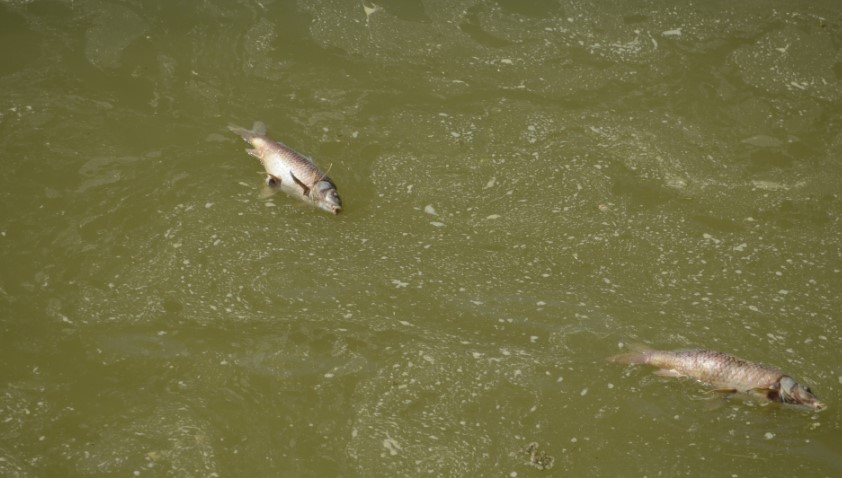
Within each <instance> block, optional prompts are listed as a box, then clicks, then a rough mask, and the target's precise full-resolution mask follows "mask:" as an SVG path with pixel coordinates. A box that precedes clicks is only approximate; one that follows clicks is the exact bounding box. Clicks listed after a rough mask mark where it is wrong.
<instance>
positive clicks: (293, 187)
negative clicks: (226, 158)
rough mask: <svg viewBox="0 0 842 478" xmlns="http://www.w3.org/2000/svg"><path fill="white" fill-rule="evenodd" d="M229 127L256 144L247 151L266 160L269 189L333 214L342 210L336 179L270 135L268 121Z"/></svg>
mask: <svg viewBox="0 0 842 478" xmlns="http://www.w3.org/2000/svg"><path fill="white" fill-rule="evenodd" d="M228 129H229V130H231V132H233V133H234V134H237V135H239V136H240V137H242V138H243V140H245V142H247V143H249V144H251V145H252V146H253V147H254V149H247V150H246V152H247V153H248V154H249V155H251V156H254V157H255V158H257V159H259V160H260V163H261V164H263V168H264V169H265V170H266V184H267V185H268V186H269V188H270V189H273V190H281V191H284V192H285V193H287V194H289V195H290V196H293V197H297V198H299V199H301V200H303V201H306V202H309V203H310V204H312V205H314V206H316V207H318V208H319V209H323V210H325V211H327V212H330V213H333V214H339V213H340V212H341V211H342V200H341V199H340V198H339V192H338V191H337V190H336V183H334V182H333V180H332V179H330V177H328V175H327V174H326V173H323V172H322V171H321V170H320V169H319V167H318V166H316V163H314V162H313V160H312V159H310V158H308V157H306V156H304V155H302V154H301V153H299V152H297V151H295V150H293V149H292V148H290V147H289V146H286V145H285V144H282V143H278V142H276V141H273V140H271V139H269V137H268V136H267V135H266V125H265V124H263V123H262V122H260V121H256V122H255V123H254V126H252V129H250V130H248V129H245V128H241V127H239V126H233V125H229V126H228Z"/></svg>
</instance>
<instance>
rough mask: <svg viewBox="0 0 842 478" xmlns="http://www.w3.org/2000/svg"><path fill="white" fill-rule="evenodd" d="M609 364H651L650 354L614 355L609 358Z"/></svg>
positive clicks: (630, 353)
mask: <svg viewBox="0 0 842 478" xmlns="http://www.w3.org/2000/svg"><path fill="white" fill-rule="evenodd" d="M608 361H609V362H613V363H621V364H626V365H636V364H646V363H649V353H648V352H629V353H625V354H619V355H614V356H611V357H608Z"/></svg>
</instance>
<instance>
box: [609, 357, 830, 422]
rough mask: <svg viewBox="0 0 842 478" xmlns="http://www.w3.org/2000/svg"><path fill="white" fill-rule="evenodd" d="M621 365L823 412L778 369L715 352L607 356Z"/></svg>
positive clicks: (815, 400)
mask: <svg viewBox="0 0 842 478" xmlns="http://www.w3.org/2000/svg"><path fill="white" fill-rule="evenodd" d="M609 361H611V362H615V363H622V364H632V365H634V364H645V365H652V366H655V367H658V369H659V370H658V371H656V372H655V373H656V374H657V375H660V376H662V377H690V378H693V379H696V380H698V381H700V382H703V383H707V384H709V385H712V386H714V387H715V389H716V390H715V391H718V392H724V393H742V394H746V395H751V396H754V397H757V398H762V399H766V400H769V401H773V402H782V403H789V404H793V405H800V406H804V407H807V408H811V409H813V410H816V411H818V410H824V409H825V408H826V405H825V404H824V403H823V402H822V401H820V400H819V399H818V398H817V397H816V396H815V395H813V392H812V391H811V390H810V389H809V388H808V387H805V386H802V385H800V384H799V383H797V382H796V381H795V380H794V379H793V378H792V377H790V376H789V375H786V374H785V373H784V372H782V371H781V370H779V369H777V368H774V367H770V366H768V365H763V364H760V363H756V362H750V361H748V360H744V359H741V358H739V357H736V356H734V355H731V354H727V353H725V352H717V351H714V350H702V349H694V350H677V351H661V350H646V351H642V352H633V353H627V354H622V355H616V356H614V357H610V358H609Z"/></svg>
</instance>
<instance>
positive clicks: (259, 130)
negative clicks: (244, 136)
mask: <svg viewBox="0 0 842 478" xmlns="http://www.w3.org/2000/svg"><path fill="white" fill-rule="evenodd" d="M251 132H252V133H253V134H254V135H256V136H266V123H264V122H263V121H255V122H254V125H253V126H252V127H251Z"/></svg>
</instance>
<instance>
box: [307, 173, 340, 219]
mask: <svg viewBox="0 0 842 478" xmlns="http://www.w3.org/2000/svg"><path fill="white" fill-rule="evenodd" d="M313 189H314V191H315V193H316V194H315V195H314V196H315V199H316V204H317V205H318V206H319V207H320V208H322V209H324V210H325V211H327V212H332V213H333V214H339V213H340V212H342V200H341V199H339V192H337V191H336V186H335V185H334V184H333V183H332V182H330V181H328V180H322V181H319V182H318V184H316V186H315V187H314V188H313Z"/></svg>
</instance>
